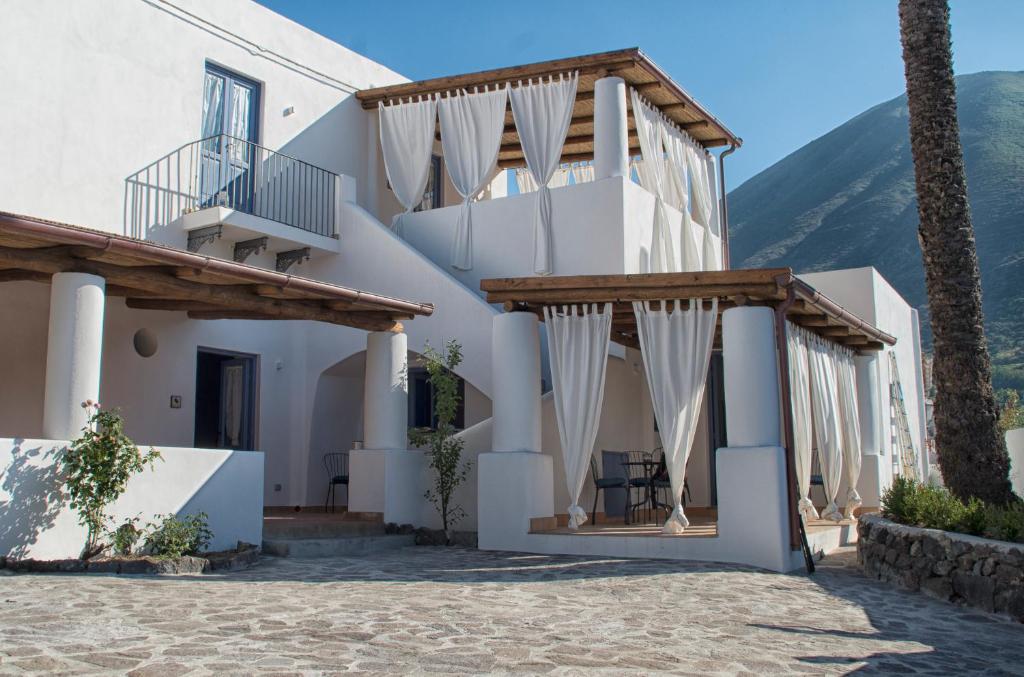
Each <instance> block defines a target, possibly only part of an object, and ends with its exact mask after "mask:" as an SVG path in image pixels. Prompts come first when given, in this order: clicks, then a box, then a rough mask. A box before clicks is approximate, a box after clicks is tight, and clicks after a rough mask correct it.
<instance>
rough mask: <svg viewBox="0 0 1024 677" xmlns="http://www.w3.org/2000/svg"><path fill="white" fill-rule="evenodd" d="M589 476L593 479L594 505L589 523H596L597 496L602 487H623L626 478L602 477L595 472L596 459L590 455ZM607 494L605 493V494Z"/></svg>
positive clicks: (624, 486)
mask: <svg viewBox="0 0 1024 677" xmlns="http://www.w3.org/2000/svg"><path fill="white" fill-rule="evenodd" d="M590 476H591V478H592V479H593V480H594V507H593V508H591V510H590V523H591V524H597V496H598V494H600V493H601V490H602V489H625V488H626V478H625V477H605V478H602V477H601V475H600V473H598V472H597V461H596V460H595V459H594V457H593V456H591V457H590ZM606 495H607V494H606Z"/></svg>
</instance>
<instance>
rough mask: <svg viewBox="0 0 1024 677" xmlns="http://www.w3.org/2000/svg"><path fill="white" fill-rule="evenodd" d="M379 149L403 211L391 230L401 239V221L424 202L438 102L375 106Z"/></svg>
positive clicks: (397, 216)
mask: <svg viewBox="0 0 1024 677" xmlns="http://www.w3.org/2000/svg"><path fill="white" fill-rule="evenodd" d="M378 111H379V114H380V147H381V150H382V151H383V154H384V170H385V171H386V172H387V176H388V182H389V183H390V184H391V190H392V191H393V192H394V194H395V197H396V198H398V202H399V203H401V205H402V206H403V207H404V208H405V211H404V212H402V213H401V214H397V215H396V216H395V219H394V221H392V222H391V229H392V230H393V231H395V233H397V234H398V236H399V237H401V236H402V219H403V217H404V216H405V215H406V214H408V213H410V212H411V211H412V210H413V209H414V208H415V207H416V205H418V204H419V203H420V202H421V201H422V200H423V193H424V191H425V190H426V188H427V179H428V177H429V176H430V155H431V153H432V151H433V149H434V122H435V120H436V119H437V102H436V101H434V100H433V99H431V98H428V99H426V100H424V99H423V97H420V99H419V101H410V102H408V103H398V104H393V105H391V106H385V105H384V103H383V102H381V103H379V104H378Z"/></svg>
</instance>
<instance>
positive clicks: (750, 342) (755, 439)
mask: <svg viewBox="0 0 1024 677" xmlns="http://www.w3.org/2000/svg"><path fill="white" fill-rule="evenodd" d="M722 362H723V372H724V377H725V411H726V417H725V418H726V436H727V437H728V440H729V446H730V447H777V446H782V435H781V427H780V420H779V414H780V409H779V372H778V357H777V354H776V349H775V313H774V311H772V309H771V308H766V307H761V306H740V307H737V308H730V309H728V310H726V311H725V312H724V313H722Z"/></svg>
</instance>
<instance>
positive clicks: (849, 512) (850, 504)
mask: <svg viewBox="0 0 1024 677" xmlns="http://www.w3.org/2000/svg"><path fill="white" fill-rule="evenodd" d="M862 505H864V501H863V500H861V497H860V494H858V493H857V490H856V489H854V488H853V487H850V490H849V491H847V492H846V510H845V513H846V519H853V511H854V510H856V509H857V508H859V507H860V506H862Z"/></svg>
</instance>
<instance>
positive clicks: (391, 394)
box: [363, 331, 409, 449]
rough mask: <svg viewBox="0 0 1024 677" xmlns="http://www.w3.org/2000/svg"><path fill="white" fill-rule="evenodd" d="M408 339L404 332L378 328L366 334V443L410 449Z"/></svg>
mask: <svg viewBox="0 0 1024 677" xmlns="http://www.w3.org/2000/svg"><path fill="white" fill-rule="evenodd" d="M407 351H408V339H407V338H406V335H405V334H403V333H400V332H390V331H375V332H371V333H369V334H367V336H366V375H365V377H364V380H363V446H364V447H365V448H366V449H406V448H408V446H409V443H408V439H407V428H408V415H409V414H408V411H409V397H408V393H409V383H408V377H409V374H408V358H407Z"/></svg>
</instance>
